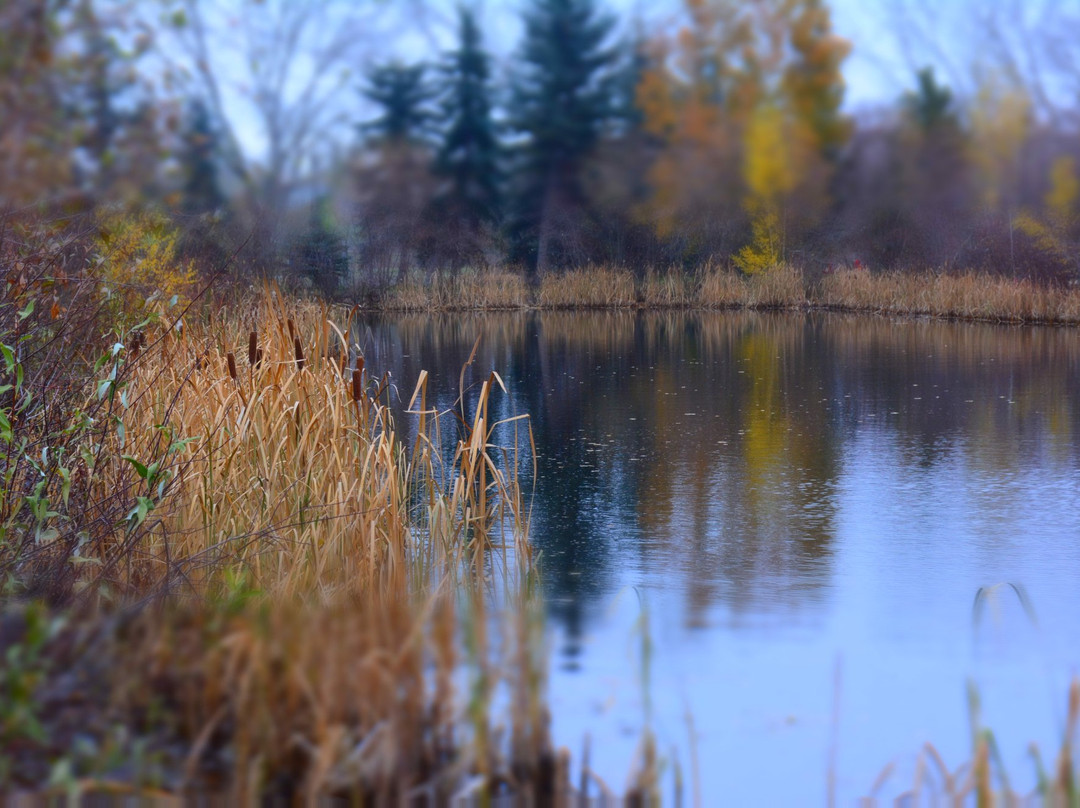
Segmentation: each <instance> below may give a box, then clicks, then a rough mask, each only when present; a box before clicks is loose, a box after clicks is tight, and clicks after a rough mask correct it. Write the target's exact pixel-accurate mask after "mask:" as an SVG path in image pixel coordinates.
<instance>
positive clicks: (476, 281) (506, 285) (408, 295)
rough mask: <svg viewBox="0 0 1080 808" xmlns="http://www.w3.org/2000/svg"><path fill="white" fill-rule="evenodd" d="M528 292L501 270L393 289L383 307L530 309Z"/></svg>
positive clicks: (414, 282)
mask: <svg viewBox="0 0 1080 808" xmlns="http://www.w3.org/2000/svg"><path fill="white" fill-rule="evenodd" d="M528 302H529V290H528V286H527V284H526V283H525V279H524V278H523V277H522V276H521V275H520V274H517V273H513V272H505V271H501V270H486V271H482V272H471V271H463V272H460V273H458V274H456V275H443V274H440V275H435V276H433V277H432V278H431V279H430V280H429V281H427V282H425V281H422V280H415V279H413V280H408V281H406V282H405V283H403V284H401V285H399V286H395V287H392V288H391V289H390V290H389V291H388V292H387V294H386V296H385V298H384V299H383V301H382V302H381V306H382V307H383V308H385V309H388V310H392V311H457V310H463V309H476V310H498V309H518V308H523V307H525V306H526V305H528Z"/></svg>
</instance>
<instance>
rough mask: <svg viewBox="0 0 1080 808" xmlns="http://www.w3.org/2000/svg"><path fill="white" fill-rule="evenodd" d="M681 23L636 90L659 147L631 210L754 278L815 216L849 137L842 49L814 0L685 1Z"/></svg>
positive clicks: (664, 233)
mask: <svg viewBox="0 0 1080 808" xmlns="http://www.w3.org/2000/svg"><path fill="white" fill-rule="evenodd" d="M682 17H683V23H682V25H681V26H680V27H679V29H678V31H677V32H676V33H675V34H674V35H669V36H660V37H657V38H656V39H655V40H654V42H653V47H654V49H655V55H654V58H653V60H652V67H651V68H650V69H649V70H648V71H646V72H645V73H644V75H643V76H642V79H641V82H640V85H639V87H638V105H639V107H640V109H641V110H642V113H643V116H644V125H645V127H646V128H647V130H648V131H649V132H650V133H651V134H652V135H653V136H654V137H655V138H656V139H657V141H658V142H659V143H660V145H661V149H660V154H659V156H658V157H657V159H656V160H655V162H654V163H653V166H652V169H651V172H650V177H649V179H650V186H651V191H652V193H651V196H650V198H649V200H648V202H647V203H646V204H645V205H643V206H642V208H641V211H640V214H641V216H642V218H644V219H646V220H647V221H649V222H650V223H651V224H652V225H653V227H654V228H655V230H656V232H657V234H658V235H660V236H661V237H662V238H666V239H681V240H682V242H683V243H684V244H686V246H687V247H688V251H690V252H696V253H710V254H715V253H718V252H719V253H726V254H732V253H736V252H737V253H738V255H737V259H736V260H737V263H738V264H739V265H740V266H741V267H742V268H743V269H744V270H746V271H760V270H761V269H764V268H766V267H768V266H772V265H775V264H776V263H779V262H780V261H782V260H783V257H784V253H785V242H786V239H787V236H788V235H790V234H791V233H793V232H802V231H804V230H805V229H806V228H807V227H808V226H809V225H810V224H812V223H813V222H814V220H815V219H816V217H817V215H818V213H819V212H820V211H821V210H822V209H823V208H824V202H825V188H826V185H827V180H828V174H829V171H830V169H831V163H830V160H831V158H832V157H833V156H835V154H836V153H837V152H838V151H839V149H840V147H841V146H842V145H843V143H844V142H845V141H846V140H847V138H848V137H849V135H850V123H849V121H848V120H847V119H846V117H845V116H843V115H842V114H841V112H840V104H841V102H842V100H843V90H844V84H843V80H842V77H841V75H840V67H841V65H842V63H843V60H844V59H845V58H846V56H847V54H848V53H849V51H850V46H849V44H848V43H847V42H846V41H845V40H843V39H841V38H839V37H837V36H835V35H834V34H833V33H832V27H831V18H830V14H829V9H828V7H827V5H826V4H825V3H824V2H823V0H684V7H683V15H682ZM740 247H741V248H742V249H741V250H740V249H739V248H740Z"/></svg>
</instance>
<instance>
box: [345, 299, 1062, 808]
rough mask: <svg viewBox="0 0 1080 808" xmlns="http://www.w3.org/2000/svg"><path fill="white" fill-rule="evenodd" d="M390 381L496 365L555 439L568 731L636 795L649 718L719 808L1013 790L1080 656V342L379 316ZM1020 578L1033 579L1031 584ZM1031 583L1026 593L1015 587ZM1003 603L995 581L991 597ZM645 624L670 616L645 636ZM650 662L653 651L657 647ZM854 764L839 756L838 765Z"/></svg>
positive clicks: (858, 326)
mask: <svg viewBox="0 0 1080 808" xmlns="http://www.w3.org/2000/svg"><path fill="white" fill-rule="evenodd" d="M364 325H365V328H364V329H363V334H362V340H361V341H362V342H363V345H364V349H365V352H366V354H367V357H368V363H369V366H371V367H375V368H380V369H389V370H391V371H392V374H393V377H394V378H395V379H397V380H398V382H399V384H400V386H401V396H402V397H403V398H404V399H406V400H407V399H408V396H409V394H410V393H411V389H412V385H413V383H414V382H415V379H416V378H417V376H418V375H419V372H420V370H421V369H427V370H428V371H429V372H430V373H431V375H432V379H431V385H432V387H431V390H432V391H433V392H432V393H431V395H432V396H433V397H434V398H435V399H436V401H437V402H438V405H439V406H440V407H441V408H444V409H446V408H449V407H451V406H452V404H453V401H454V399H455V398H456V397H457V394H458V387H459V373H460V372H461V368H462V367H463V366H464V365H465V364H466V362H467V360H468V358H469V356H470V352H471V351H472V349H473V345H474V343H476V340H477V338H479V347H478V348H477V354H476V360H475V362H474V363H473V365H471V366H470V367H469V369H468V371H467V372H466V384H469V383H471V382H475V381H476V380H477V379H481V378H486V376H487V374H488V372H489V371H490V370H492V369H494V370H496V371H498V372H499V374H500V375H501V377H502V378H503V379H504V380H505V382H506V385H507V387H508V390H509V395H507V396H502V395H500V396H498V397H497V399H496V403H495V406H496V407H497V408H498V412H499V413H500V414H501V415H503V416H506V415H511V414H517V413H528V414H529V415H530V417H531V422H532V429H533V433H534V436H535V441H536V452H537V479H536V480H535V495H534V500H533V522H532V540H533V543H534V544H535V545H536V547H537V548H538V549H539V550H540V551H541V552H542V576H543V590H544V595H545V599H546V609H547V614H548V623H549V631H550V637H551V643H552V647H551V657H552V661H551V670H550V702H551V706H552V712H553V730H554V735H555V739H556V742H557V743H558V744H560V745H564V744H565V745H566V746H568V747H569V748H570V749H571V751H572V754H573V757H574V759H575V765H577V764H578V763H580V760H581V759H582V756H583V752H582V750H583V746H584V744H585V738H586V736H588V738H589V739H590V741H589V744H590V751H589V760H590V763H591V766H592V768H593V769H595V770H596V771H597V773H598V774H599V775H600V776H601V777H602V778H604V779H605V780H606V781H607V782H608V784H609V785H610V786H611V787H612V788H613V789H615V790H617V791H621V790H622V789H623V786H624V785H625V782H626V778H627V776H628V774H629V772H630V769H631V765H632V763H633V759H634V754H635V749H636V747H637V745H638V742H639V740H640V737H641V731H642V727H643V724H644V722H645V720H646V715H647V712H648V715H649V717H650V719H651V722H652V726H653V727H654V729H655V732H656V734H657V738H658V742H659V750H660V753H661V754H662V755H663V756H664V757H665V758H666V760H667V772H668V775H669V777H670V774H671V772H673V771H674V767H675V765H676V763H677V765H678V767H679V768H680V769H681V771H682V773H683V777H684V780H685V781H686V783H687V785H686V790H687V795H688V796H689V795H690V794H691V793H692V788H693V787H692V784H693V783H694V781H695V780H696V781H697V782H698V783H699V784H700V788H701V790H702V792H703V794H704V795H705V801H706V804H716V802H718V801H723V802H725V803H730V804H741V805H747V804H759V805H781V804H818V803H821V804H824V803H825V801H826V794H827V781H828V777H829V772H830V769H831V768H834V770H835V774H836V792H837V794H838V796H839V803H840V804H843V805H846V804H852V803H853V802H854V800H855V799H856V798H857V797H859V796H864V795H867V794H869V792H870V791H871V789H872V787H873V785H874V781H875V780H876V778H877V776H878V774H879V772H881V771H882V769H883V768H884V767H885V766H886V765H887V764H890V763H893V764H895V769H894V771H893V773H892V775H891V777H890V779H889V780H888V782H887V783H886V784H885V786H884V787H883V789H882V791H881V794H882V795H889V794H896V793H898V792H899V791H901V790H903V789H906V788H909V787H911V785H912V783H913V781H914V779H915V777H916V770H917V768H918V764H917V755H918V753H919V752H920V749H921V748H922V746H923V744H924V743H926V742H931V743H933V745H934V746H935V748H936V749H937V750H938V752H940V754H941V755H942V756H943V757H944V759H945V761H946V763H947V764H948V765H949V766H950V767H952V768H955V767H957V766H958V765H960V764H961V763H962V762H964V761H966V760H969V759H970V757H971V748H972V741H971V737H972V736H971V704H970V702H969V696H968V692H969V690H968V688H969V683H970V686H971V687H972V688H973V691H972V692H975V693H977V695H978V700H979V702H980V704H981V713H980V721H981V724H982V725H984V726H987V727H989V728H991V729H992V730H993V731H994V734H995V737H996V739H997V742H998V744H999V746H1000V749H1001V753H1002V757H1003V760H1004V763H1005V765H1006V770H1007V771H1008V774H1009V776H1010V778H1011V780H1012V781H1013V783H1014V784H1015V785H1018V786H1020V787H1022V788H1024V789H1030V788H1031V787H1032V786H1033V785H1034V781H1035V773H1034V772H1035V770H1034V767H1033V765H1032V762H1031V758H1030V756H1029V744H1030V743H1031V742H1037V743H1038V744H1039V747H1040V749H1041V752H1042V755H1043V758H1044V761H1045V762H1046V765H1047V766H1052V765H1053V760H1054V757H1055V755H1056V752H1057V749H1058V748H1059V744H1060V738H1061V733H1062V731H1063V724H1064V718H1065V712H1066V709H1065V708H1066V694H1067V686H1068V682H1069V680H1070V678H1071V676H1072V675H1073V674H1074V673H1076V672H1077V671H1078V670H1080V664H1078V663H1080V619H1078V618H1080V332H1078V331H1075V330H1068V329H1050V328H1019V327H1004V326H993V325H981V324H974V325H973V324H960V323H949V322H941V321H921V320H899V319H898V320H893V319H885V318H875V317H851V316H841V315H828V314H820V313H816V314H806V315H804V314H765V313H761V314H755V313H635V312H624V313H565V312H550V313H537V312H526V313H513V314H491V315H455V316H400V317H389V316H379V317H375V318H372V319H369V320H367V321H365V323H364ZM1010 584H1012V585H1014V586H1009V585H1010ZM1014 587H1015V588H1014ZM980 592H981V594H980ZM646 629H647V630H646ZM645 636H647V637H648V638H649V641H650V643H651V654H648V655H643V653H642V648H643V637H645ZM830 761H834V762H835V763H834V764H832V763H830Z"/></svg>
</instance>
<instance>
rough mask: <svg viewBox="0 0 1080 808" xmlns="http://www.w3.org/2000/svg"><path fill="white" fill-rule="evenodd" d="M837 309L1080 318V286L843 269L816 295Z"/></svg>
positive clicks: (1026, 319) (1029, 319)
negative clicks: (1052, 285) (1054, 285)
mask: <svg viewBox="0 0 1080 808" xmlns="http://www.w3.org/2000/svg"><path fill="white" fill-rule="evenodd" d="M814 300H815V302H816V303H819V304H820V305H824V306H829V307H833V308H840V309H847V310H855V311H875V312H882V313H890V314H906V315H930V316H935V317H952V318H958V319H968V320H996V321H1002V322H1016V323H1077V322H1080V289H1078V288H1075V287H1071V288H1070V287H1051V286H1046V285H1041V284H1037V283H1034V282H1033V281H1030V280H1027V279H1023V278H1020V279H1016V278H1008V277H1004V276H996V275H987V274H977V273H974V272H965V273H961V274H956V275H954V274H947V273H943V272H924V273H917V274H913V273H902V272H887V273H880V274H877V273H873V274H872V273H870V272H868V271H866V270H858V269H842V270H840V271H838V272H834V273H830V274H828V275H826V276H824V277H823V278H822V279H821V281H820V284H819V285H818V288H817V290H816V294H815V296H814Z"/></svg>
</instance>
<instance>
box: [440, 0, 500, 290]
mask: <svg viewBox="0 0 1080 808" xmlns="http://www.w3.org/2000/svg"><path fill="white" fill-rule="evenodd" d="M490 73H491V68H490V59H489V57H488V55H487V53H486V52H485V51H484V49H483V43H482V37H481V33H480V28H479V26H478V25H477V22H476V17H475V15H474V14H473V13H472V12H471V11H469V10H467V9H461V11H460V27H459V40H458V48H457V50H455V51H452V52H451V53H450V54H448V58H447V61H446V64H445V66H444V67H443V88H444V89H443V98H442V112H443V118H444V120H446V121H447V122H448V123H447V125H446V127H445V129H444V131H443V133H442V138H441V142H440V145H439V150H438V153H437V154H436V157H435V173H436V175H437V176H439V177H440V178H441V180H442V181H443V187H442V189H441V190H440V193H439V196H438V198H437V199H436V201H435V205H434V207H433V210H432V214H433V216H434V217H435V218H436V219H437V220H438V221H440V222H441V223H442V228H443V229H444V231H445V235H446V238H445V239H443V240H442V241H443V243H444V244H452V251H453V254H452V256H451V261H452V263H453V264H454V266H455V268H457V267H458V266H459V265H460V264H462V263H464V262H465V261H466V260H469V259H473V260H475V259H476V258H478V256H479V255H480V253H481V252H482V250H483V247H484V241H485V240H486V237H487V232H489V231H490V230H491V229H493V227H494V225H495V223H496V222H497V221H498V219H499V214H500V207H501V197H500V192H499V182H500V174H499V143H498V138H497V135H496V132H495V123H494V121H493V120H492V102H491V88H490ZM451 231H453V232H451ZM452 235H454V236H456V238H451V236H452Z"/></svg>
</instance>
